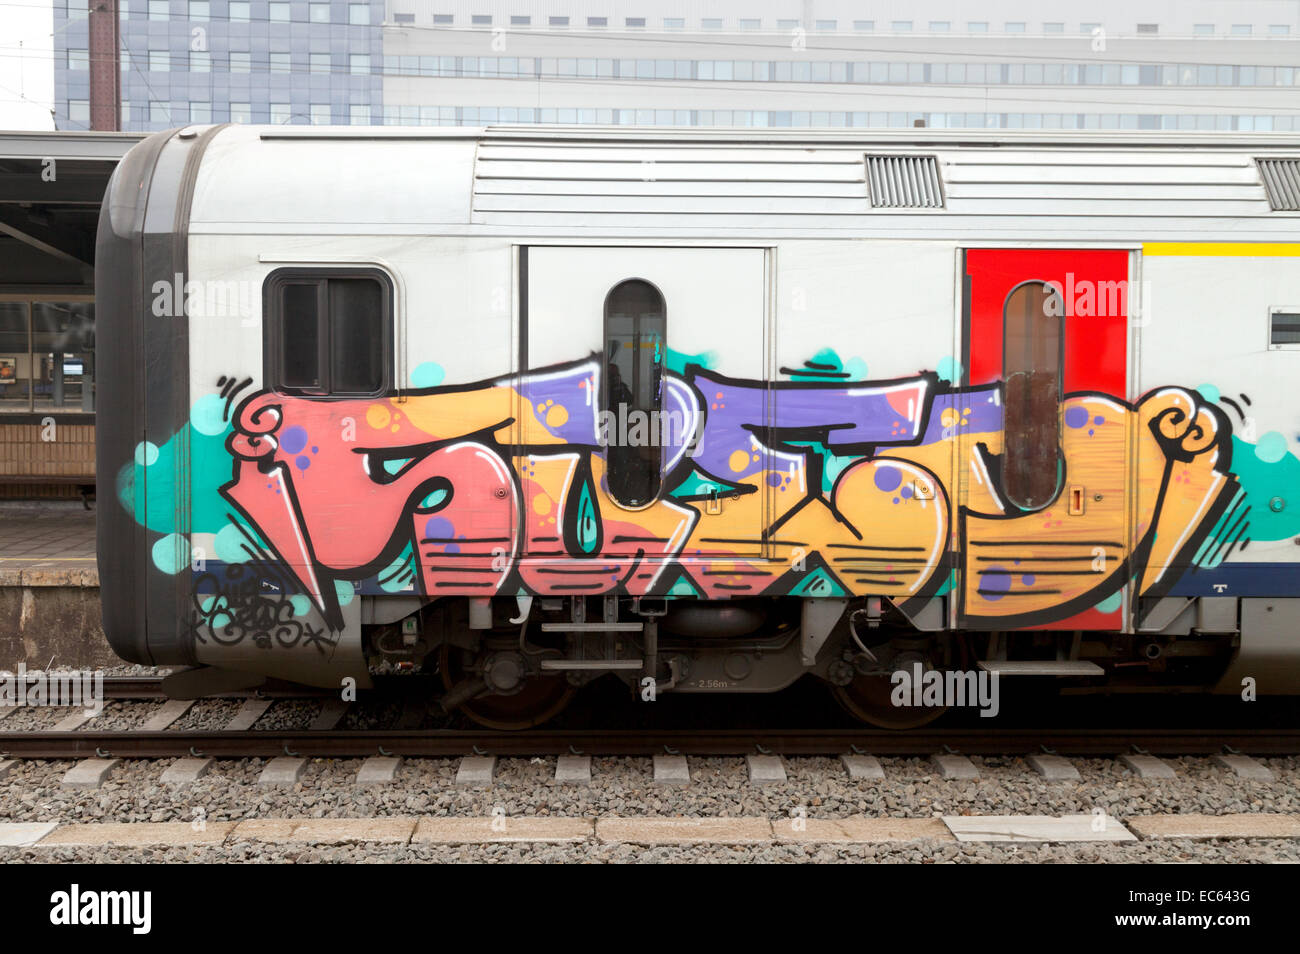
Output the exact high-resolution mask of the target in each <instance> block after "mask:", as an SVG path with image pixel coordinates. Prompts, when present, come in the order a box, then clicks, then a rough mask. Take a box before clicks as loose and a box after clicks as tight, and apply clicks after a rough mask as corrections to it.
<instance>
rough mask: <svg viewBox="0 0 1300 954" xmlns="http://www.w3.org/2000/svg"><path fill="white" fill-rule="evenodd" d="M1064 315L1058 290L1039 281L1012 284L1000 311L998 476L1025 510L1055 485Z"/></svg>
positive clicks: (1045, 497)
mask: <svg viewBox="0 0 1300 954" xmlns="http://www.w3.org/2000/svg"><path fill="white" fill-rule="evenodd" d="M1063 314H1064V310H1063V307H1062V305H1061V298H1060V295H1059V294H1057V292H1056V291H1055V290H1054V289H1053V288H1052V287H1051V286H1050V285H1048V284H1046V283H1044V282H1024V283H1023V284H1020V285H1017V286H1016V287H1015V288H1013V289H1012V290H1011V293H1010V294H1009V295H1007V299H1006V302H1005V304H1004V306H1003V311H1002V325H1003V355H1002V369H1003V377H1004V379H1005V381H1006V395H1005V401H1006V407H1005V417H1004V423H1003V433H1004V439H1005V448H1004V450H1003V459H1002V470H1003V473H1002V479H1003V487H1004V489H1005V490H1006V494H1007V497H1008V498H1009V499H1010V500H1011V502H1012V503H1013V504H1015V505H1016V506H1017V507H1020V508H1022V509H1024V510H1034V509H1037V508H1039V507H1042V506H1045V505H1046V504H1048V503H1050V502H1051V500H1052V499H1053V498H1054V497H1055V496H1056V493H1057V490H1058V489H1059V486H1060V480H1061V473H1060V468H1061V401H1062V391H1061V386H1062V377H1063V364H1064V361H1063V354H1062V343H1063V340H1064V333H1063V328H1062V316H1063Z"/></svg>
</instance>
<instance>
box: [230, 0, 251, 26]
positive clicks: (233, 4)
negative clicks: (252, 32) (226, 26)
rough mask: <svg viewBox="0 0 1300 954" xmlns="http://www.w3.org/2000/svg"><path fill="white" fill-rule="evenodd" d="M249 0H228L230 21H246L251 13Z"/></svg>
mask: <svg viewBox="0 0 1300 954" xmlns="http://www.w3.org/2000/svg"><path fill="white" fill-rule="evenodd" d="M252 6H253V5H252V4H251V3H249V0H230V22H231V23H247V22H248V21H249V19H250V17H251V15H252Z"/></svg>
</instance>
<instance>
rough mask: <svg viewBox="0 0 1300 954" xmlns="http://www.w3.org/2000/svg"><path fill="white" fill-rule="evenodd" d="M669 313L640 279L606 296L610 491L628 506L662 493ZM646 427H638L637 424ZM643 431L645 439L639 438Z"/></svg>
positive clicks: (605, 440) (660, 298)
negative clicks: (660, 423)
mask: <svg viewBox="0 0 1300 954" xmlns="http://www.w3.org/2000/svg"><path fill="white" fill-rule="evenodd" d="M667 338H668V325H667V315H666V312H665V308H664V298H663V295H661V294H660V293H659V289H657V288H655V287H654V286H653V285H651V284H650V283H649V282H646V281H642V280H641V279H639V278H634V279H629V280H628V281H625V282H621V283H619V284H618V285H615V286H614V288H613V289H611V290H610V292H609V294H608V295H607V296H606V297H605V394H604V397H605V402H604V409H605V410H606V411H607V412H608V414H607V415H606V419H607V420H612V421H616V422H620V423H619V425H618V426H610V427H608V428H607V432H606V433H605V434H603V435H602V439H603V443H604V444H605V455H606V456H605V466H606V471H607V473H606V478H607V482H608V485H609V494H610V496H611V497H613V498H614V500H615V501H616V502H618V503H619V504H621V505H622V506H624V507H644V506H645V505H646V504H649V503H651V502H652V501H653V500H654V499H655V498H656V497H657V496H658V495H659V482H660V470H661V464H660V462H661V454H662V443H663V442H662V441H661V440H660V439H659V437H660V431H661V427H660V426H659V425H658V423H657V422H660V421H661V417H662V415H661V413H660V412H661V410H662V408H663V387H664V370H665V367H666V362H667V355H668V350H667ZM638 424H639V425H640V427H637V425H638ZM638 435H640V437H638Z"/></svg>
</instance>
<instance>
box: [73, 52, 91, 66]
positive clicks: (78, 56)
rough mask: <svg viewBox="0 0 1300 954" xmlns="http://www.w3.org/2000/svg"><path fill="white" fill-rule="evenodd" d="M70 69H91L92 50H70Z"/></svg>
mask: <svg viewBox="0 0 1300 954" xmlns="http://www.w3.org/2000/svg"><path fill="white" fill-rule="evenodd" d="M68 69H70V70H88V69H90V51H89V50H68Z"/></svg>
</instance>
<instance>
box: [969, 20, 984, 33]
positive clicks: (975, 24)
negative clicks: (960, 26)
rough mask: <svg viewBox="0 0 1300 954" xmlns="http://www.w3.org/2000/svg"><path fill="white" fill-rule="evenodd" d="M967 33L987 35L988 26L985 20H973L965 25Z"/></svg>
mask: <svg viewBox="0 0 1300 954" xmlns="http://www.w3.org/2000/svg"><path fill="white" fill-rule="evenodd" d="M966 32H967V33H988V32H989V25H988V21H986V20H974V21H972V22H970V23H967V24H966Z"/></svg>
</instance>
